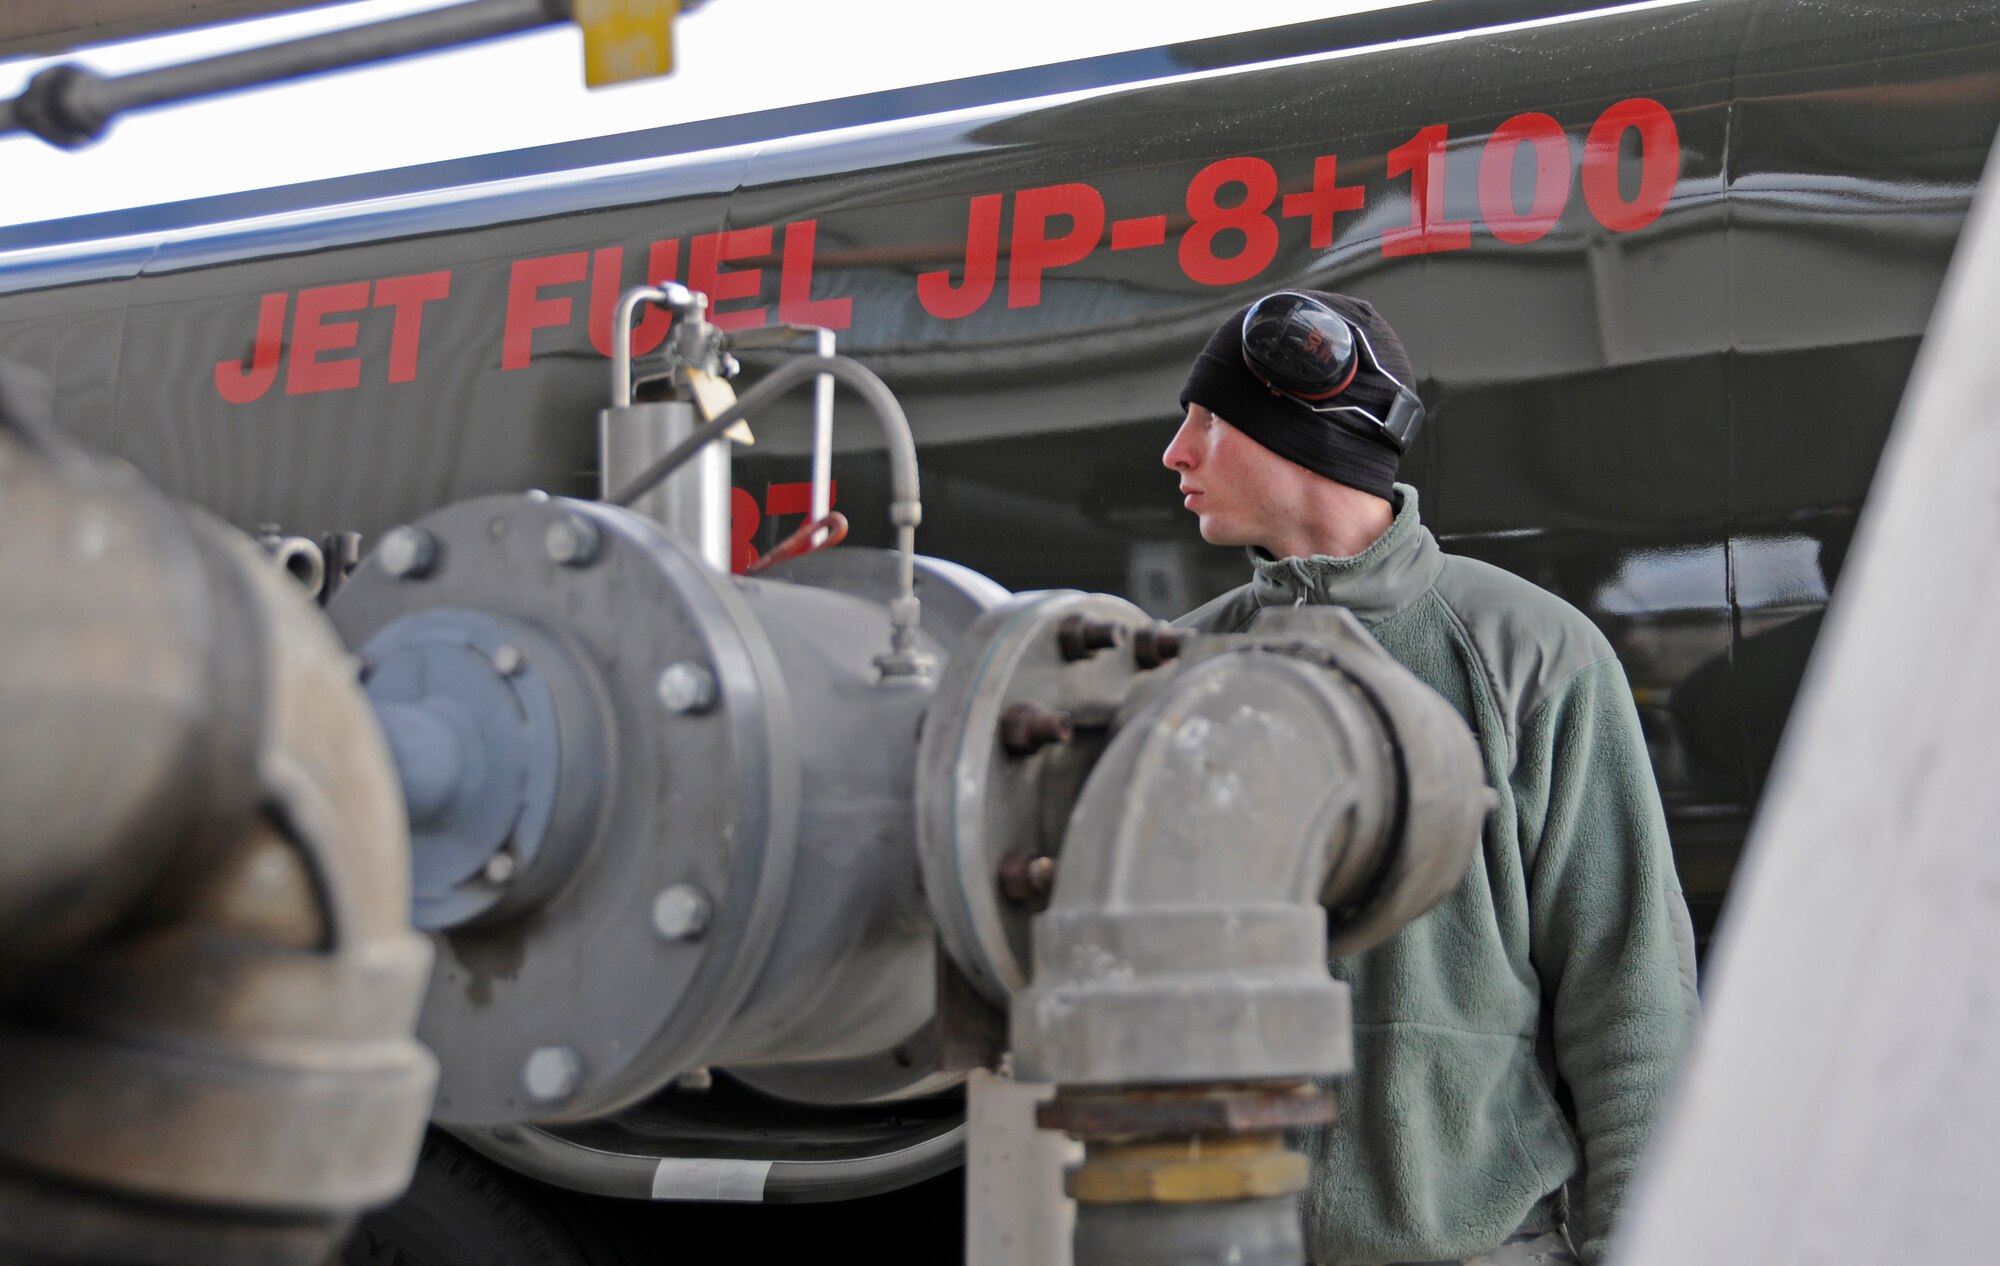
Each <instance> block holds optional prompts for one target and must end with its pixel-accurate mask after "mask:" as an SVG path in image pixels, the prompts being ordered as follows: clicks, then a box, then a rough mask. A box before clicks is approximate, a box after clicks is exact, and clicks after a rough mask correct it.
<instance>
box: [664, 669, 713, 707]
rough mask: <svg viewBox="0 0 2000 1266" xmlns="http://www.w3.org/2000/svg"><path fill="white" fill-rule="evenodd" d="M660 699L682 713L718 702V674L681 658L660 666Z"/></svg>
mask: <svg viewBox="0 0 2000 1266" xmlns="http://www.w3.org/2000/svg"><path fill="white" fill-rule="evenodd" d="M659 692H660V702H661V703H663V704H665V705H666V707H667V711H669V712H675V713H679V714H681V715H683V716H686V715H689V714H692V713H700V712H706V711H708V710H709V709H710V708H712V707H714V706H715V693H716V691H715V674H714V673H712V672H710V671H709V670H708V669H706V668H704V667H702V666H701V665H700V664H697V663H693V662H692V661H689V660H685V659H684V660H680V661H678V662H676V663H672V664H668V665H667V666H666V667H665V668H663V669H661V670H660V680H659Z"/></svg>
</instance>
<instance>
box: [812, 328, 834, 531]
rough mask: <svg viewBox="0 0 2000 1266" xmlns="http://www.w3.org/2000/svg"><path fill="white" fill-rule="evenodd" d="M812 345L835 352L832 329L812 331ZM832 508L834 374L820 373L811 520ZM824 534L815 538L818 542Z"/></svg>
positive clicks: (815, 391) (815, 395) (815, 402)
mask: <svg viewBox="0 0 2000 1266" xmlns="http://www.w3.org/2000/svg"><path fill="white" fill-rule="evenodd" d="M813 348H814V350H815V351H816V352H818V353H819V355H820V357H821V358H822V359H824V358H825V357H828V356H832V355H833V354H834V334H833V331H832V330H828V329H816V330H814V331H813ZM832 509H833V378H832V376H831V375H828V374H821V375H820V376H819V377H818V378H816V379H814V380H813V466H812V521H813V522H815V523H817V522H819V521H820V520H821V519H824V518H825V517H826V516H827V513H828V512H829V511H831V510H832ZM824 539H825V534H824V533H821V534H820V537H819V538H818V539H816V540H814V542H813V544H814V545H818V544H819V542H820V541H821V540H824Z"/></svg>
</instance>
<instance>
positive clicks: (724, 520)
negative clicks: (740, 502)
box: [597, 400, 730, 572]
mask: <svg viewBox="0 0 2000 1266" xmlns="http://www.w3.org/2000/svg"><path fill="white" fill-rule="evenodd" d="M701 424H702V419H701V417H700V415H699V414H697V413H696V412H695V408H694V406H693V405H692V404H689V403H687V402H685V401H680V400H656V401H652V402H649V403H646V404H630V405H621V406H614V407H612V408H609V409H605V410H603V411H601V412H600V413H599V414H598V415H597V450H598V455H599V462H598V466H599V471H598V484H597V495H598V496H599V497H602V498H605V499H609V498H610V497H611V495H612V494H613V493H614V492H617V491H618V490H619V489H621V488H623V487H625V486H626V485H627V484H629V483H631V482H632V480H633V479H634V478H636V477H637V476H638V475H639V474H641V473H642V472H643V471H645V469H646V468H647V467H649V466H651V465H652V464H653V463H654V462H656V461H658V460H659V459H660V458H662V457H665V456H666V455H667V453H668V452H669V451H670V450H672V449H673V447H674V446H675V445H677V444H679V443H680V442H681V441H682V440H685V439H686V438H687V437H688V436H689V435H690V434H691V433H693V431H694V430H695V428H696V427H698V426H700V425H701ZM729 444H730V441H729V440H727V439H720V440H717V441H715V442H714V443H713V444H710V445H708V446H707V447H705V448H703V449H702V450H701V451H700V452H699V453H697V454H695V456H694V458H693V459H692V460H691V461H689V462H688V463H686V464H685V465H683V466H682V467H681V468H680V469H679V470H677V471H675V472H674V473H673V474H671V475H668V476H667V477H666V478H665V479H663V480H661V481H660V483H659V484H658V486H656V487H655V488H653V490H652V491H650V492H648V493H647V494H646V495H645V496H643V497H640V498H639V499H638V500H637V501H635V502H633V504H632V509H634V510H636V511H638V512H639V513H640V514H643V515H645V516H647V517H648V518H651V519H654V520H657V521H658V522H660V523H661V524H664V525H665V526H666V528H667V530H668V531H669V532H672V533H673V534H674V535H675V536H676V537H678V538H679V539H680V540H682V541H684V542H686V543H687V544H688V545H689V546H690V547H691V548H692V550H693V551H694V553H695V555H696V556H697V557H699V558H700V559H701V561H703V562H704V563H707V564H708V565H709V566H710V567H713V568H715V569H716V570H717V571H721V572H727V571H728V570H729V563H730V540H729V496H730V485H729V473H730V472H729Z"/></svg>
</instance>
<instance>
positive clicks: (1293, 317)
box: [1242, 290, 1424, 452]
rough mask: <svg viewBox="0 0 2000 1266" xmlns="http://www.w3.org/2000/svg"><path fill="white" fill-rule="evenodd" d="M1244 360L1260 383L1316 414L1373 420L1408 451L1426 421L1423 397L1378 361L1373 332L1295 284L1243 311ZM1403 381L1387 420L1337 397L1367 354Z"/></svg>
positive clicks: (1382, 371)
mask: <svg viewBox="0 0 2000 1266" xmlns="http://www.w3.org/2000/svg"><path fill="white" fill-rule="evenodd" d="M1242 335H1243V340H1242V341H1243V364H1244V367H1245V368H1247V369H1248V370H1249V371H1250V372H1251V374H1253V375H1254V376H1255V377H1256V378H1257V381H1259V382H1261V383H1263V384H1264V385H1265V386H1266V387H1269V388H1270V389H1271V390H1272V391H1274V392H1278V393H1280V394H1282V395H1287V396H1290V397H1292V398H1293V399H1294V400H1297V401H1298V402H1299V403H1301V404H1303V405H1305V406H1306V407H1307V408H1309V409H1311V410H1313V411H1314V412H1316V413H1324V414H1329V415H1333V416H1338V417H1352V418H1354V419H1357V420H1359V421H1361V422H1364V423H1367V424H1370V425H1372V426H1373V428H1374V429H1375V430H1376V431H1377V432H1378V433H1379V434H1381V435H1382V436H1383V437H1384V438H1386V439H1387V440H1388V441H1389V442H1390V443H1391V444H1394V445H1395V446H1396V451H1397V452H1408V451H1409V448H1410V441H1411V439H1412V438H1414V437H1415V435H1416V433H1417V428H1418V427H1420V426H1422V425H1423V424H1424V405H1423V401H1421V400H1419V399H1418V398H1417V393H1416V392H1414V391H1411V390H1410V389H1409V388H1408V387H1407V386H1405V385H1404V384H1403V383H1401V382H1399V381H1397V379H1396V377H1395V375H1393V374H1391V373H1389V371H1387V370H1385V369H1383V368H1382V363H1381V362H1380V361H1378V360H1376V359H1375V349H1374V348H1372V347H1370V346H1368V338H1367V336H1366V335H1365V334H1362V333H1361V332H1360V331H1358V330H1356V329H1355V328H1354V326H1353V325H1351V324H1349V323H1348V321H1347V319H1346V318H1345V317H1343V316H1341V315H1340V314H1339V313H1338V312H1335V311H1334V310H1333V309H1332V308H1329V307H1328V306H1327V305H1325V304H1324V303H1321V302H1320V301H1319V300H1317V299H1315V298H1313V297H1312V296H1311V295H1302V294H1298V293H1295V292H1293V291H1289V290H1281V291H1279V292H1278V293H1277V294H1272V295H1265V296H1264V297H1263V298H1262V299H1259V300H1258V301H1257V302H1256V303H1253V304H1251V305H1250V310H1249V311H1248V312H1246V313H1244V314H1243V331H1242ZM1364 353H1365V354H1366V355H1367V357H1368V362H1369V364H1370V365H1372V366H1373V367H1374V369H1375V372H1377V373H1379V374H1381V375H1382V377H1384V378H1386V379H1388V380H1389V381H1390V382H1391V383H1393V384H1394V385H1395V389H1396V398H1395V400H1394V401H1393V402H1392V403H1391V404H1390V407H1389V416H1388V417H1387V418H1379V417H1377V416H1375V415H1374V414H1373V413H1370V412H1369V411H1368V410H1367V409H1364V408H1362V407H1361V406H1359V405H1351V404H1339V403H1331V402H1333V401H1334V400H1335V399H1336V398H1337V397H1338V396H1339V395H1340V393H1341V392H1343V391H1345V390H1347V388H1348V386H1349V385H1350V384H1351V383H1353V381H1354V377H1355V375H1356V374H1357V373H1358V372H1359V371H1360V368H1361V357H1362V355H1363V354H1364Z"/></svg>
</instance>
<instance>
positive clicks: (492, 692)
mask: <svg viewBox="0 0 2000 1266" xmlns="http://www.w3.org/2000/svg"><path fill="white" fill-rule="evenodd" d="M330 614H331V615H332V617H333V620H334V623H335V625H336V626H337V627H338V628H339V629H340V631H341V633H342V635H343V636H344V637H346V639H347V641H348V644H349V645H350V646H365V647H370V648H373V650H372V651H371V653H379V654H381V655H383V657H384V658H383V662H382V663H380V664H379V665H375V666H373V668H372V669H371V686H373V685H374V682H375V679H374V677H373V676H372V673H374V672H380V673H382V674H384V675H385V677H386V678H387V680H386V681H384V682H382V683H381V684H380V685H379V686H376V687H375V688H374V689H373V690H372V691H371V693H373V694H374V695H375V697H376V698H377V700H378V702H380V703H384V704H388V705H392V710H391V713H390V715H391V716H394V715H397V714H395V713H394V712H393V708H394V707H403V708H411V707H415V708H418V709H421V710H423V711H424V712H425V713H427V714H428V715H427V717H425V718H424V719H423V720H422V721H419V722H416V723H411V724H405V723H406V722H410V721H411V717H410V716H408V715H404V716H403V717H402V719H401V720H400V721H392V722H391V723H390V724H389V725H388V727H387V728H388V729H389V730H390V732H391V734H392V737H397V743H396V751H397V757H398V765H399V767H400V768H401V769H402V771H403V775H404V785H405V787H406V789H408V790H409V791H410V793H411V798H412V800H413V802H418V803H415V804H413V807H415V808H417V809H418V810H419V816H420V817H421V816H422V815H423V814H424V813H425V812H430V813H432V814H434V815H436V816H437V818H438V820H439V821H448V822H450V823H451V824H452V825H453V827H454V829H455V830H456V831H457V834H456V835H455V836H454V837H453V838H452V839H451V840H449V841H438V842H434V844H435V847H434V850H433V852H432V854H431V856H432V862H431V863H430V870H429V872H426V871H424V870H420V872H419V874H420V881H421V877H423V876H424V875H426V873H429V875H430V877H431V878H432V879H435V880H436V881H437V882H438V883H439V884H440V885H442V886H441V888H439V889H438V891H440V892H442V893H443V894H444V895H443V897H442V899H441V901H440V902H439V905H438V907H437V908H438V909H439V910H448V911H450V912H451V913H452V914H453V916H454V918H456V916H457V915H460V914H463V915H465V917H466V918H467V919H470V920H471V921H469V922H455V923H453V924H450V925H446V926H444V927H443V930H442V931H441V934H440V936H439V938H438V967H437V972H436V975H435V977H434V979H433V982H432V987H431V993H430V997H429V1000H428V1002H427V1004H426V1006H425V1010H424V1017H423V1021H422V1023H421V1025H420V1027H419V1033H420V1035H421V1036H422V1037H423V1039H424V1041H426V1042H427V1043H429V1044H430V1045H431V1046H432V1047H433V1048H434V1049H436V1050H437V1051H438V1053H439V1055H440V1058H441V1060H442V1063H443V1065H444V1072H443V1077H442V1080H441V1082H440V1086H439V1093H438V1104H437V1110H436V1115H437V1117H438V1119H440V1120H443V1121H447V1122H452V1123H458V1124H466V1125H499V1124H505V1123H513V1122H521V1121H529V1120H535V1121H563V1120H579V1119H583V1118H587V1117H592V1116H598V1115H602V1114H604V1113H606V1112H609V1111H612V1110H615V1109H617V1108H619V1107H622V1106H624V1105H627V1104H630V1103H633V1102H636V1101H637V1100H639V1099H642V1098H644V1097H646V1096H647V1095H649V1094H651V1093H653V1092H654V1091H656V1090H658V1089H659V1088H660V1087H662V1086H663V1085H665V1084H666V1083H667V1082H669V1081H671V1080H672V1079H673V1078H674V1077H675V1076H677V1075H678V1074H680V1073H681V1072H684V1071H686V1070H687V1069H688V1068H690V1067H693V1066H696V1065H699V1064H702V1063H704V1062H706V1058H705V1057H706V1054H707V1051H708V1048H709V1047H710V1046H711V1045H712V1044H713V1043H714V1042H715V1041H716V1039H717V1037H718V1035H719V1034H720V1033H721V1032H722V1031H723V1030H724V1028H725V1027H726V1025H727V1024H728V1023H729V1021H730V1019H731V1018H732V1017H733V1016H734V1015H735V1014H736V1013H737V1012H738V1011H739V1010H740V1008H741V1007H742V1005H743V1003H744V1000H745V999H746V997H748V996H749V994H750V992H751V989H752V987H753V985H754V984H755V983H756V981H757V978H758V975H759V973H760V972H761V971H762V969H763V967H764V965H765V962H766V960H767V959H768V958H769V956H770V953H771V950H772V946H773V943H774V941H775V939H776V937H777V935H778V930H779V922H780V918H781V915H782V912H783V910H784V907H785V902H786V899H787V896H788V893H789V889H790V886H791V878H792V870H793V864H794V860H795V856H796V852H797V842H798V841H797V835H798V828H799V767H800V762H799V757H798V754H797V752H796V751H795V749H794V743H795V737H794V734H795V726H794V724H793V718H792V708H791V702H790V698H789V695H788V694H787V691H786V688H785V682H784V678H783V675H782V673H781V672H780V667H779V664H778V662H777V660H776V657H775V656H774V654H773V652H772V649H771V645H770V642H769V640H768V638H767V637H766V636H765V634H764V633H763V631H762V630H761V628H760V626H759V622H758V620H757V618H756V617H755V616H754V615H753V613H752V612H751V611H750V610H749V609H748V608H747V607H746V606H745V603H744V598H743V596H742V595H741V594H739V592H738V591H737V588H736V584H735V582H734V581H732V580H731V579H730V578H729V577H726V576H722V575H718V574H717V573H715V572H714V571H713V570H712V569H710V568H708V567H706V566H704V565H703V564H702V563H701V562H700V561H699V560H697V559H696V558H694V557H693V556H692V555H690V554H689V553H688V552H687V551H686V549H685V548H683V547H682V546H681V545H680V544H679V543H677V542H676V541H674V540H673V539H671V538H670V537H668V536H667V535H666V534H665V533H664V532H663V531H662V530H661V529H660V528H659V527H658V525H657V524H655V523H653V522H652V521H650V520H648V519H645V518H644V517H642V516H639V515H636V514H633V513H630V512H628V511H623V510H618V509H614V508H611V507H607V506H602V505H597V504H594V503H585V502H574V501H566V500H563V499H551V498H548V497H545V496H540V495H537V494H530V495H528V496H508V497H487V498H481V499H478V500H474V501H467V502H461V503H458V504H455V505H451V506H447V507H445V508H444V509H441V510H439V511H437V512H435V513H434V514H431V515H429V516H427V517H426V518H425V519H423V520H422V521H420V522H418V523H416V524H413V525H411V526H409V527H408V528H405V529H399V531H398V532H396V533H391V534H390V535H389V536H388V537H387V538H385V540H384V542H383V545H382V547H381V548H379V549H378V550H377V551H376V554H375V556H374V558H373V559H372V560H371V562H370V563H369V564H367V565H364V566H363V567H362V568H361V569H360V570H359V571H357V572H356V573H355V575H354V576H353V577H352V578H351V579H350V580H349V581H348V583H347V584H346V585H344V586H343V587H342V589H341V592H340V594H339V595H338V597H337V598H336V599H335V601H334V602H333V604H332V606H331V607H330ZM510 709H514V710H518V714H519V715H518V716H517V717H516V718H515V719H514V720H512V721H509V722H508V725H509V726H512V727H514V728H513V729H512V730H511V731H510V732H509V733H507V734H504V735H501V736H500V737H498V738H496V737H494V736H493V735H492V734H491V733H490V732H489V733H487V734H486V735H485V736H484V737H479V738H475V737H472V736H471V733H472V731H481V730H486V731H490V730H491V728H492V727H491V726H490V725H474V726H471V727H461V728H460V731H459V732H458V734H457V736H456V739H455V740H452V741H448V740H447V737H446V736H445V731H447V730H449V729H450V728H451V722H450V719H451V718H452V717H453V716H454V715H455V714H464V713H466V712H468V711H473V712H476V713H481V714H490V715H491V716H503V715H505V714H507V713H508V712H509V710H510ZM430 722H436V724H430ZM399 730H400V731H402V733H401V734H400V736H398V731H399ZM426 734H428V735H429V737H428V738H427V737H425V735H426ZM552 739H553V740H555V741H553V742H552ZM454 742H456V747H454V746H453V743H454ZM425 746H428V747H429V748H430V749H431V751H430V755H429V757H428V758H427V759H426V761H425V762H423V764H424V768H423V769H422V770H420V771H418V773H417V774H415V775H414V776H413V774H412V767H413V760H412V757H411V752H412V750H413V749H415V748H422V747H425ZM517 755H518V756H522V757H523V760H522V761H521V763H520V766H519V769H520V772H521V774H522V778H521V779H517V780H516V781H515V782H514V784H513V785H512V787H511V789H510V790H509V791H508V792H507V794H506V795H505V796H501V797H498V798H499V799H500V800H501V802H502V808H503V811H501V812H498V813H496V814H494V815H493V820H488V818H487V817H483V816H480V811H479V806H480V805H481V804H486V803H488V802H489V801H490V800H491V799H492V798H493V797H487V798H485V799H482V798H481V797H480V796H476V795H475V796H470V797H469V798H468V797H467V796H466V795H465V794H464V793H465V787H464V786H463V785H462V784H463V783H464V782H465V781H466V780H469V779H471V778H472V777H473V773H474V771H473V769H472V767H473V766H474V765H475V764H476V763H477V761H478V760H487V759H493V760H505V759H512V757H514V756H517ZM456 757H468V759H460V760H458V761H457V764H456V768H457V771H458V773H457V777H458V779H459V782H458V783H453V782H452V779H451V778H450V777H448V776H447V775H449V774H451V771H452V769H453V768H454V764H453V762H454V759H455V758H456ZM470 757H476V758H477V760H475V759H470ZM550 768H554V769H555V770H556V771H557V772H556V773H555V774H554V776H553V781H552V782H551V781H549V778H550V775H549V773H548V770H549V769H550ZM439 783H444V784H449V785H447V786H445V787H443V788H442V789H440V787H439V786H438V785H437V784H439ZM460 805H463V806H464V811H463V812H462V813H460V812H459V810H458V808H457V807H456V806H460ZM501 818H505V819H507V820H508V822H510V823H511V828H508V827H506V826H504V825H496V823H497V822H498V821H499V819H501ZM496 844H498V845H503V847H496ZM501 858H508V859H511V861H510V862H501V863H500V864H499V865H498V866H497V867H495V866H494V862H495V861H496V860H498V859H501ZM517 882H518V883H519V885H520V886H521V887H522V888H524V889H525V890H526V896H525V897H524V898H522V899H513V898H510V897H507V896H505V895H499V894H500V893H501V892H502V890H506V889H509V888H510V887H512V886H514V885H516V884H517ZM468 911H469V913H468Z"/></svg>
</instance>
